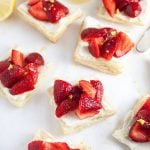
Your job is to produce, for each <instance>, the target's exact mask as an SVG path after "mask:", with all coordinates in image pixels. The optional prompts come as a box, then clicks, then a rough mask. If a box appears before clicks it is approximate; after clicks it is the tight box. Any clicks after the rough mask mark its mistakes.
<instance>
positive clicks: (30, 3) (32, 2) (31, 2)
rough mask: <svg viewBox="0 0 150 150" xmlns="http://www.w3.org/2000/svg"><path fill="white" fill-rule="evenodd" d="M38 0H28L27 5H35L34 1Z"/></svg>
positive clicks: (37, 0)
mask: <svg viewBox="0 0 150 150" xmlns="http://www.w3.org/2000/svg"><path fill="white" fill-rule="evenodd" d="M39 1H40V0H29V1H28V5H29V6H33V5H35V4H36V3H38V2H39Z"/></svg>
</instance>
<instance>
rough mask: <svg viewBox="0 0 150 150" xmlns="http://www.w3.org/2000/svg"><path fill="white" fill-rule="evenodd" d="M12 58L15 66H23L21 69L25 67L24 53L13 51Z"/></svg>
mask: <svg viewBox="0 0 150 150" xmlns="http://www.w3.org/2000/svg"><path fill="white" fill-rule="evenodd" d="M11 57H12V58H11V59H12V62H13V64H15V65H18V66H21V67H22V66H23V61H24V55H23V53H21V52H20V51H17V50H14V49H13V50H12V56H11Z"/></svg>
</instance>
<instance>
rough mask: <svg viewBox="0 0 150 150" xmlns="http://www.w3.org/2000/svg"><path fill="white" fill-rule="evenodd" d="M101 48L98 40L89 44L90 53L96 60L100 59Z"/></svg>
mask: <svg viewBox="0 0 150 150" xmlns="http://www.w3.org/2000/svg"><path fill="white" fill-rule="evenodd" d="M99 47H100V44H99V40H98V39H93V40H92V41H90V42H89V46H88V48H89V51H90V53H91V54H92V55H93V56H94V57H96V58H99V57H100V50H99Z"/></svg>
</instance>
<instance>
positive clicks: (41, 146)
mask: <svg viewBox="0 0 150 150" xmlns="http://www.w3.org/2000/svg"><path fill="white" fill-rule="evenodd" d="M28 150H71V149H70V148H69V146H68V145H67V144H66V143H63V142H54V143H50V142H45V141H32V142H31V143H29V144H28Z"/></svg>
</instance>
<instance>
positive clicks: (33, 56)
mask: <svg viewBox="0 0 150 150" xmlns="http://www.w3.org/2000/svg"><path fill="white" fill-rule="evenodd" d="M25 62H26V63H27V64H28V63H35V64H37V65H38V66H41V65H44V59H43V57H42V56H41V55H40V54H39V53H36V52H34V53H30V54H29V55H28V56H27V57H26V58H25Z"/></svg>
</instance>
